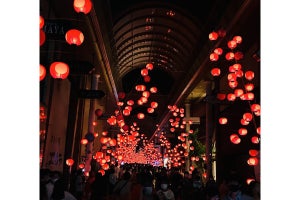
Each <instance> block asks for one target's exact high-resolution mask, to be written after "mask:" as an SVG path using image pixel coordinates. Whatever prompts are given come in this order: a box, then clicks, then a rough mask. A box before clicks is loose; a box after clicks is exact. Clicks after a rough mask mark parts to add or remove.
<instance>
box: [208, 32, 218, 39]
mask: <svg viewBox="0 0 300 200" xmlns="http://www.w3.org/2000/svg"><path fill="white" fill-rule="evenodd" d="M218 36H219V35H218V33H217V32H211V33H210V34H209V35H208V38H209V39H210V40H217V39H218Z"/></svg>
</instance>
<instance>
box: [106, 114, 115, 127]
mask: <svg viewBox="0 0 300 200" xmlns="http://www.w3.org/2000/svg"><path fill="white" fill-rule="evenodd" d="M106 121H107V123H109V124H110V125H112V126H113V125H116V123H117V119H116V117H115V116H111V117H110V118H108V119H107V120H106Z"/></svg>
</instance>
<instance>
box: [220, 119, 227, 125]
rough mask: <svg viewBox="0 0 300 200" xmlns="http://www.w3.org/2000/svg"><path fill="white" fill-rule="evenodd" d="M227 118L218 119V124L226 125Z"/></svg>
mask: <svg viewBox="0 0 300 200" xmlns="http://www.w3.org/2000/svg"><path fill="white" fill-rule="evenodd" d="M227 121H228V120H227V118H226V117H221V118H219V123H220V124H227Z"/></svg>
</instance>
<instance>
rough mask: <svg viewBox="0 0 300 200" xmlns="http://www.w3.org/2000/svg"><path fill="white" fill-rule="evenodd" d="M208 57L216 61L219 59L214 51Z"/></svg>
mask: <svg viewBox="0 0 300 200" xmlns="http://www.w3.org/2000/svg"><path fill="white" fill-rule="evenodd" d="M209 59H210V60H211V61H217V60H219V56H218V54H216V53H211V54H210V56H209Z"/></svg>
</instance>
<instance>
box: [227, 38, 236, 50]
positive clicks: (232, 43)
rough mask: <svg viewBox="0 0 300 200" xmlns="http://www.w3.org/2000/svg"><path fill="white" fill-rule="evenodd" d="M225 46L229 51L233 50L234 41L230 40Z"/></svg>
mask: <svg viewBox="0 0 300 200" xmlns="http://www.w3.org/2000/svg"><path fill="white" fill-rule="evenodd" d="M227 46H228V48H229V49H234V48H235V47H236V41H234V40H230V41H229V42H228V43H227Z"/></svg>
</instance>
